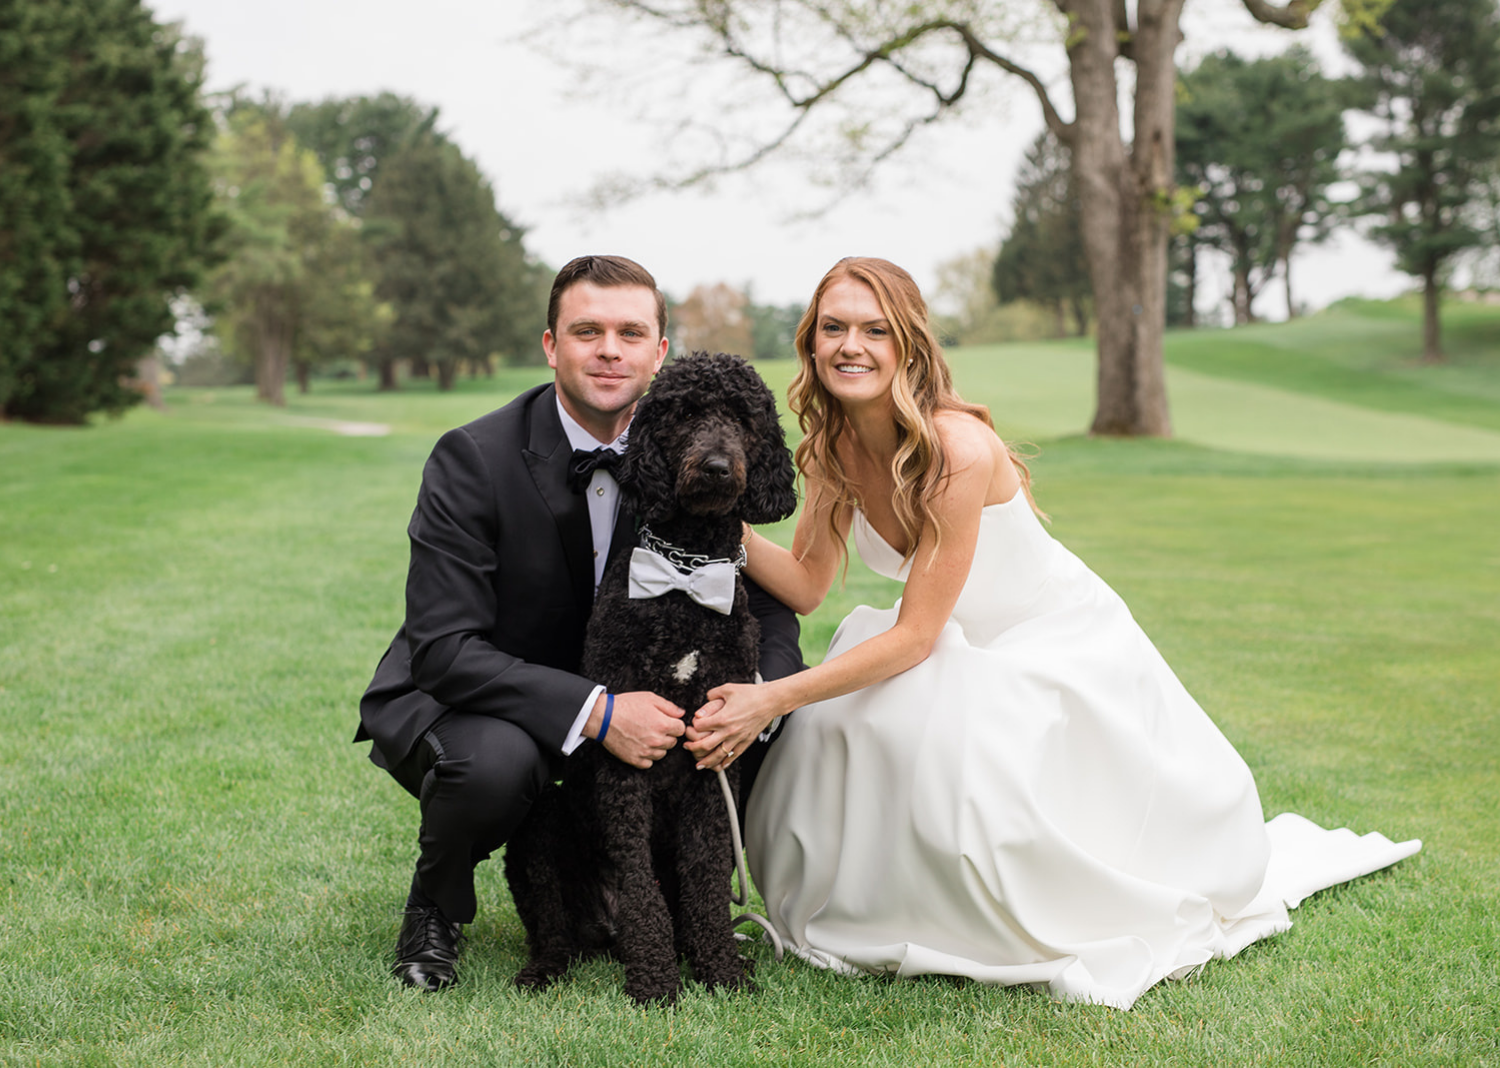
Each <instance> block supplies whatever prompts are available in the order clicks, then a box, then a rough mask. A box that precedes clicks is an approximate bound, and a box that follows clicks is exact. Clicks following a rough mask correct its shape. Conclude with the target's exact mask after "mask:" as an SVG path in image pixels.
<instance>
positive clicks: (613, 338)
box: [542, 282, 667, 441]
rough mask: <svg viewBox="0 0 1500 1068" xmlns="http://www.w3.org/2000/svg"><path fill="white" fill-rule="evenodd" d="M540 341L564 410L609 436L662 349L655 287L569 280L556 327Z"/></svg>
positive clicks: (625, 417) (626, 416)
mask: <svg viewBox="0 0 1500 1068" xmlns="http://www.w3.org/2000/svg"><path fill="white" fill-rule="evenodd" d="M542 348H543V349H544V350H546V353H547V363H548V365H550V366H551V367H552V369H553V370H554V371H555V372H556V380H557V393H558V396H559V397H560V398H561V399H562V405H563V407H564V408H565V409H567V412H568V414H569V415H571V416H572V417H573V418H574V419H576V420H578V422H579V424H580V425H582V426H583V427H584V428H585V429H586V430H588V431H589V432H590V433H592V434H593V435H594V436H595V437H596V438H598V439H599V440H600V441H612V440H614V438H616V437H617V436H618V435H619V433H620V431H622V430H624V429H625V426H626V424H627V423H629V421H630V415H631V413H632V412H633V411H634V409H635V402H636V401H638V400H640V399H641V396H642V395H643V394H644V393H645V392H646V387H647V386H649V385H650V384H651V379H652V377H654V376H655V374H656V372H657V371H658V370H660V369H661V364H662V360H664V359H665V358H666V355H667V339H666V338H664V337H662V336H661V335H660V333H659V332H658V329H657V325H656V294H655V293H653V292H652V291H651V290H650V289H647V288H646V287H645V286H598V285H595V284H594V283H593V282H577V283H574V284H573V285H571V286H569V287H568V288H567V289H566V290H564V291H563V293H562V296H561V297H560V298H559V300H558V307H557V331H556V333H554V332H553V331H551V330H548V331H547V332H546V333H544V334H543V335H542Z"/></svg>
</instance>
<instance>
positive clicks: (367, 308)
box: [210, 100, 381, 405]
mask: <svg viewBox="0 0 1500 1068" xmlns="http://www.w3.org/2000/svg"><path fill="white" fill-rule="evenodd" d="M225 123H226V128H225V129H224V131H223V133H222V134H221V136H220V138H219V141H218V144H217V145H216V151H215V168H214V169H215V187H216V189H217V191H218V193H219V196H220V199H221V201H222V203H223V205H224V211H225V214H226V215H227V217H228V218H229V219H230V226H229V230H228V233H227V234H226V237H225V241H224V251H225V261H224V263H223V264H222V265H220V266H219V267H218V268H217V269H216V270H215V271H214V273H213V275H212V277H211V279H210V293H211V295H212V298H213V302H214V304H215V306H216V311H218V313H219V314H218V315H217V324H218V328H219V335H220V339H221V341H222V342H223V344H224V345H225V347H226V348H227V349H229V350H230V351H231V352H233V353H234V354H235V355H237V356H238V357H240V358H241V359H243V360H245V361H246V362H249V363H251V364H252V365H253V366H254V368H255V392H256V397H257V398H258V399H259V400H262V401H265V402H267V403H270V404H277V405H280V404H285V403H286V397H285V383H286V376H287V371H288V370H289V369H290V368H295V369H296V371H297V380H298V383H299V385H300V386H301V387H302V389H303V391H304V392H305V391H306V389H307V384H308V378H309V376H310V373H311V368H312V366H313V365H314V364H315V363H318V362H323V361H326V360H328V359H332V358H336V357H338V356H350V357H355V356H359V355H361V354H362V353H363V352H364V351H366V350H368V348H369V347H370V345H371V344H373V336H372V335H373V331H374V330H375V329H377V328H378V326H379V324H380V321H381V320H380V313H379V310H378V309H377V307H376V303H375V299H374V287H373V285H372V284H371V283H370V282H369V281H368V280H367V279H366V278H365V277H364V275H363V273H362V271H361V257H360V247H359V239H358V234H357V231H356V229H355V227H354V225H353V224H352V223H351V221H350V220H349V219H348V217H347V215H345V214H344V212H343V210H342V209H341V208H338V207H337V206H336V205H333V204H330V203H329V202H328V201H327V199H325V197H324V194H323V189H324V187H323V169H322V167H321V166H320V165H319V163H318V160H317V157H316V156H314V155H313V154H312V152H310V151H308V150H307V149H305V148H303V147H302V146H301V145H299V144H298V143H297V139H296V138H295V137H293V136H292V135H291V133H290V132H289V131H288V130H287V128H286V123H285V120H284V115H283V109H282V107H281V106H280V105H279V104H277V103H276V102H274V101H270V100H267V101H265V102H263V103H260V104H249V103H246V102H243V101H237V102H235V103H234V104H233V105H232V106H231V107H230V108H229V109H228V111H227V114H226V118H225Z"/></svg>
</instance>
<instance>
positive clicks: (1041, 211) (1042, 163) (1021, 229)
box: [991, 130, 1093, 337]
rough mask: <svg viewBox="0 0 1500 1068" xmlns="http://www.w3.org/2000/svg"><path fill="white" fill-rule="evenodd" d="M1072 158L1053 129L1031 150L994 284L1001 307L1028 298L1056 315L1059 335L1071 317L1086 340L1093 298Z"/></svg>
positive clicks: (1020, 176) (996, 262) (1018, 179)
mask: <svg viewBox="0 0 1500 1068" xmlns="http://www.w3.org/2000/svg"><path fill="white" fill-rule="evenodd" d="M1069 157H1070V153H1069V151H1068V149H1067V147H1066V146H1064V145H1063V144H1061V143H1060V142H1059V141H1058V140H1057V138H1056V137H1055V136H1053V134H1052V132H1051V131H1050V130H1048V131H1045V132H1043V133H1042V135H1041V136H1040V137H1038V138H1037V139H1036V141H1035V142H1034V143H1033V144H1032V146H1031V148H1030V150H1029V151H1027V153H1026V158H1025V160H1023V161H1022V163H1021V169H1020V173H1019V174H1017V176H1016V191H1015V195H1014V196H1013V197H1012V198H1011V202H1010V211H1011V219H1012V221H1011V225H1010V233H1009V235H1007V236H1006V238H1005V240H1004V241H1003V242H1001V245H1000V252H999V254H998V255H997V256H996V257H995V260H994V268H993V271H992V274H991V284H992V285H993V286H994V289H995V296H996V297H998V298H999V300H1000V303H1002V304H1009V303H1010V302H1012V301H1017V300H1029V301H1033V302H1035V303H1037V304H1040V305H1042V306H1043V307H1044V308H1047V309H1048V310H1049V311H1051V312H1052V315H1053V317H1054V321H1055V322H1056V324H1057V325H1056V336H1057V337H1063V336H1064V335H1066V334H1067V332H1068V329H1067V318H1066V317H1067V314H1068V313H1071V314H1072V317H1073V326H1074V329H1075V332H1076V333H1077V334H1078V336H1079V337H1082V336H1084V335H1085V334H1087V333H1088V331H1089V300H1090V298H1091V297H1092V295H1093V294H1092V292H1091V290H1090V288H1089V274H1088V263H1087V256H1085V254H1084V242H1083V225H1082V221H1081V216H1082V213H1081V211H1080V207H1079V198H1078V183H1077V182H1076V181H1075V180H1074V178H1073V168H1072V164H1071V160H1070V158H1069Z"/></svg>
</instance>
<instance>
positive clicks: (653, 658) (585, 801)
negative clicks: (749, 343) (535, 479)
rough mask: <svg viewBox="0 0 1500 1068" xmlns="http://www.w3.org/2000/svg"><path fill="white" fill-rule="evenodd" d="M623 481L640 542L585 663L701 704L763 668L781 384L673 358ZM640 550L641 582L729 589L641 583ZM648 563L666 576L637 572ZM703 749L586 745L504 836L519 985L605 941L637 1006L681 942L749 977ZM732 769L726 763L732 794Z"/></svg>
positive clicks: (603, 611)
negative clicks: (758, 541) (752, 605)
mask: <svg viewBox="0 0 1500 1068" xmlns="http://www.w3.org/2000/svg"><path fill="white" fill-rule="evenodd" d="M616 478H617V481H618V482H619V484H620V490H621V507H624V508H630V509H632V510H633V511H634V513H635V515H636V519H637V523H638V524H639V533H640V548H637V549H635V551H634V552H633V553H631V552H622V553H619V554H618V555H617V556H616V557H615V559H614V560H613V561H612V562H611V563H610V565H609V568H608V570H607V571H606V572H605V574H604V578H603V580H602V582H601V583H600V586H599V596H598V600H597V602H596V604H595V606H594V612H593V615H592V617H591V618H590V620H589V628H588V635H587V638H586V640H585V645H584V653H583V664H582V669H581V670H582V673H583V674H584V675H585V676H586V677H588V678H591V679H594V680H596V681H598V682H600V683H602V684H603V685H604V686H605V687H606V688H607V689H608V691H609V692H610V693H626V692H630V691H636V690H650V691H653V692H655V693H657V694H660V695H661V696H662V697H664V698H666V699H667V700H669V701H671V702H673V703H674V704H676V705H678V706H679V707H681V708H684V709H686V710H687V712H688V715H689V716H691V715H692V712H693V710H695V709H697V708H699V707H700V706H702V705H703V703H704V702H705V700H706V699H707V698H706V695H707V693H708V691H709V690H710V689H711V688H713V687H714V686H717V685H719V684H721V683H725V682H753V681H754V679H755V673H756V664H757V663H758V659H759V626H758V625H757V623H756V621H755V617H754V616H752V615H751V614H750V611H749V609H748V607H747V603H746V595H745V586H744V583H743V581H742V580H741V579H740V577H739V565H740V562H741V561H742V559H743V558H742V555H741V549H740V541H741V530H742V528H741V521H742V520H744V521H746V522H750V523H769V522H774V521H776V520H778V519H783V518H785V517H786V516H788V515H790V514H791V513H792V511H793V510H794V509H795V507H796V492H795V484H794V475H793V471H792V463H791V458H790V456H789V454H788V453H787V448H786V442H785V439H784V437H783V435H782V431H781V424H780V423H779V421H778V420H777V417H776V403H775V399H774V398H773V397H772V395H771V391H770V390H769V389H767V388H766V385H765V383H764V382H762V381H761V379H760V376H759V375H758V374H756V372H755V371H754V370H752V369H751V368H750V366H749V365H748V364H747V363H745V361H743V360H741V359H740V358H739V357H737V356H728V355H725V354H722V353H721V354H719V355H716V356H708V355H705V354H701V353H695V354H694V355H692V356H690V357H687V358H685V359H682V360H678V361H677V362H675V363H673V364H671V365H670V366H668V367H667V368H666V369H665V370H663V371H662V372H661V373H660V374H659V375H658V376H657V377H656V380H655V381H654V382H653V383H652V386H651V390H650V392H649V393H648V394H647V395H646V396H645V397H644V398H643V399H642V400H641V402H640V406H639V407H638V408H637V409H636V414H635V418H634V420H633V421H632V422H631V425H630V436H629V439H628V444H627V446H626V449H625V455H624V456H623V457H622V459H621V462H620V465H619V468H618V470H617V473H616ZM643 554H645V556H649V555H655V556H657V557H659V558H661V559H658V560H654V561H653V560H649V559H645V558H644V556H643ZM637 558H639V559H638V562H637V572H636V578H637V582H636V585H637V590H636V591H635V592H637V593H642V592H649V591H642V590H641V589H640V586H641V584H642V582H643V581H645V582H646V583H647V584H648V585H651V586H653V587H654V588H656V589H659V588H660V587H662V586H672V585H675V584H676V583H677V582H678V581H682V580H683V579H685V576H686V575H687V573H688V572H689V571H690V570H691V569H693V568H698V567H702V566H704V565H706V566H707V568H708V570H707V571H706V572H702V573H700V574H699V575H697V576H696V577H695V578H694V579H693V587H694V589H695V592H698V593H700V594H701V593H702V591H703V589H704V588H705V586H707V587H713V586H714V585H715V582H714V581H712V580H711V579H710V578H709V576H710V575H714V577H716V579H717V584H718V586H719V588H720V590H721V591H722V590H724V589H725V588H726V584H727V582H728V581H729V580H730V578H731V576H732V585H730V586H728V588H729V589H730V590H732V607H731V606H727V605H721V606H720V608H714V607H707V606H705V605H704V604H701V603H699V602H698V600H695V599H694V598H693V597H691V596H690V595H689V593H688V592H684V591H683V590H682V589H676V588H672V589H669V590H668V591H667V592H665V593H660V595H658V596H644V597H643V596H637V597H632V596H631V592H632V591H631V565H632V560H633V559H637ZM646 564H652V565H654V569H655V574H654V576H648V577H647V578H646V579H645V580H643V579H642V572H641V570H639V569H640V568H641V567H642V566H644V565H646ZM715 573H716V574H715ZM673 575H677V576H681V577H682V578H680V579H678V580H674V579H673ZM705 596H706V598H707V599H710V600H711V599H712V598H711V597H708V596H707V595H705ZM726 607H727V608H728V610H727V614H726V612H725V611H723V610H722V609H724V608H726ZM694 764H695V759H694V757H693V755H692V754H691V753H689V752H688V751H686V750H685V749H684V748H683V747H682V746H681V745H678V746H677V747H676V748H673V749H671V750H670V751H668V753H667V755H666V757H665V758H663V759H662V760H659V761H657V763H656V764H655V765H654V766H652V767H651V768H650V769H649V770H646V771H641V770H638V769H636V768H633V767H631V766H629V765H628V764H625V763H624V762H622V761H619V760H616V759H615V758H614V757H613V756H611V755H609V753H607V752H606V751H605V749H604V748H603V746H600V745H596V744H594V743H592V742H585V743H584V744H583V745H582V746H580V747H579V748H578V749H577V750H575V751H574V753H573V754H572V755H571V756H570V757H569V758H568V762H567V766H566V769H565V773H564V778H563V782H562V784H561V785H560V786H559V785H556V784H554V785H552V786H549V787H548V788H547V789H545V790H544V791H543V793H542V796H541V797H540V798H539V799H538V801H537V802H536V805H535V806H534V807H533V809H532V811H531V813H530V814H529V815H528V816H527V819H526V821H525V823H524V824H523V826H522V828H521V829H520V831H518V832H517V834H516V836H515V837H514V838H513V839H512V840H511V842H510V844H509V845H508V846H507V849H506V860H505V873H506V878H507V879H508V880H509V882H510V887H511V894H512V896H513V897H514V898H515V902H516V911H517V912H518V913H519V914H520V917H521V922H522V923H523V924H524V925H525V927H526V936H527V942H528V944H529V946H530V949H531V959H530V961H529V962H528V963H527V964H526V966H525V967H524V968H523V969H522V970H521V972H520V974H519V975H517V976H516V983H517V985H519V986H523V987H533V988H538V989H540V988H542V987H545V986H547V985H548V984H549V983H551V982H552V980H553V979H555V978H557V977H558V976H560V975H562V974H563V972H565V971H566V970H567V968H568V965H569V963H570V962H571V961H573V960H574V959H577V958H580V957H586V956H590V955H594V954H599V953H606V952H612V953H613V954H614V955H615V956H616V957H618V958H619V960H620V961H621V963H622V964H623V965H624V967H625V992H626V993H627V994H628V995H629V996H630V997H632V998H634V999H635V1000H636V1001H638V1002H642V1003H645V1002H650V1001H663V1002H668V1003H670V1002H672V1001H673V1000H675V999H676V996H677V993H678V990H679V988H680V985H681V983H680V977H679V973H678V967H677V958H678V954H679V953H680V954H682V955H683V956H685V957H686V958H687V960H688V963H689V964H690V965H691V966H692V969H693V975H694V976H695V977H696V978H697V979H698V981H699V982H701V983H703V984H704V985H705V986H706V987H708V988H710V989H713V988H716V987H721V986H724V987H730V988H733V989H748V988H749V987H750V986H751V981H750V977H749V974H748V971H747V969H748V962H746V961H744V960H742V959H741V958H740V956H739V954H738V953H737V952H736V950H735V942H734V936H733V931H732V929H731V927H730V923H729V912H728V904H729V888H730V873H731V872H732V871H733V869H734V849H733V845H732V844H731V837H730V829H729V816H728V813H727V811H726V809H725V805H724V798H723V795H722V792H721V789H720V786H719V782H718V777H717V776H716V775H713V774H711V773H709V772H703V771H697V770H695V768H694ZM738 772H739V768H738V766H737V764H736V763H734V762H731V763H730V766H729V769H728V772H727V775H728V777H729V780H730V785H731V788H732V790H733V791H734V793H735V794H736V796H738V793H739V788H738V786H739V775H738Z"/></svg>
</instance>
